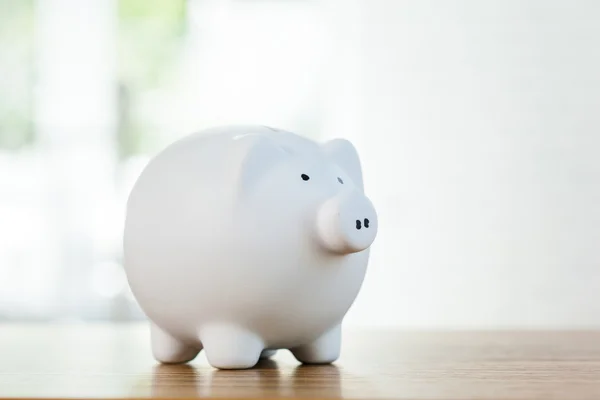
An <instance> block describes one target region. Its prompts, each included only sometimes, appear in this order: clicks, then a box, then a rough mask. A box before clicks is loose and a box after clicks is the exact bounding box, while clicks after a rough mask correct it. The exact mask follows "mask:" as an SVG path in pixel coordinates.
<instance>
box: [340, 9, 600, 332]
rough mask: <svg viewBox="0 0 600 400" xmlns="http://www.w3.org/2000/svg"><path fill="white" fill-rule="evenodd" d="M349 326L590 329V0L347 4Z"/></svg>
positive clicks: (594, 192)
mask: <svg viewBox="0 0 600 400" xmlns="http://www.w3.org/2000/svg"><path fill="white" fill-rule="evenodd" d="M362 6H363V12H362V14H361V17H360V20H358V19H357V20H356V23H360V24H362V29H363V36H362V37H363V41H362V47H361V48H360V49H359V50H357V51H359V52H360V54H361V55H362V57H361V59H362V65H361V67H362V75H361V85H362V92H361V98H362V102H363V104H362V108H361V109H362V110H363V113H362V114H361V116H360V117H361V120H362V121H363V124H362V134H361V136H360V137H357V138H355V140H356V141H357V142H358V145H359V146H360V147H361V151H362V153H363V157H364V169H365V171H366V182H367V184H368V188H367V189H368V190H369V192H370V194H371V196H372V197H373V200H374V202H375V204H376V205H378V206H379V214H380V221H381V222H380V224H381V231H380V236H379V238H378V240H377V242H376V245H375V246H374V248H373V258H372V263H371V266H370V271H369V274H368V276H367V279H366V281H365V286H364V290H363V292H362V293H361V295H360V297H359V299H358V300H357V303H356V304H355V307H354V308H353V309H352V311H351V312H350V314H349V316H348V323H349V324H377V325H379V324H385V325H408V326H423V325H425V326H440V325H444V326H455V327H464V326H502V327H511V326H530V327H583V326H600V296H599V295H598V294H599V293H600V23H599V22H598V21H600V3H599V2H594V1H568V0H564V1H546V0H530V1H476V0H472V1H464V0H463V1H455V2H448V1H445V0H436V1H398V0H375V1H367V0H362Z"/></svg>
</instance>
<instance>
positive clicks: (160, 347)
mask: <svg viewBox="0 0 600 400" xmlns="http://www.w3.org/2000/svg"><path fill="white" fill-rule="evenodd" d="M150 339H151V343H152V354H153V355H154V358H155V359H156V360H157V361H159V362H161V363H163V364H181V363H186V362H188V361H191V360H193V359H194V358H196V356H197V355H198V353H199V352H200V350H201V347H200V346H198V347H191V346H189V345H187V344H185V343H182V342H181V341H180V340H179V339H176V338H174V337H173V336H171V335H170V334H169V333H167V332H165V331H164V330H163V329H161V328H160V327H158V326H157V325H156V324H154V323H151V326H150Z"/></svg>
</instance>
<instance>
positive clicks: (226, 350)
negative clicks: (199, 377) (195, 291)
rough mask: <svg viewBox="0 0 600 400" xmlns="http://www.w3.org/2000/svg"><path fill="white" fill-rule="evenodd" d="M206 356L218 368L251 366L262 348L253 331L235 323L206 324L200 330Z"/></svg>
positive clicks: (260, 341) (244, 367) (254, 363)
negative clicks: (206, 325)
mask: <svg viewBox="0 0 600 400" xmlns="http://www.w3.org/2000/svg"><path fill="white" fill-rule="evenodd" d="M200 340H201V341H202V344H203V345H204V350H205V352H206V358H207V359H208V362H209V364H210V365H212V366H213V367H215V368H219V369H246V368H252V367H254V366H255V365H256V363H257V362H258V359H259V357H260V355H261V352H262V350H263V348H264V346H263V342H262V340H261V339H260V338H259V337H258V336H257V335H255V334H254V333H252V332H250V331H248V330H246V329H244V328H241V327H239V326H235V325H213V326H208V327H206V328H204V329H202V331H201V332H200Z"/></svg>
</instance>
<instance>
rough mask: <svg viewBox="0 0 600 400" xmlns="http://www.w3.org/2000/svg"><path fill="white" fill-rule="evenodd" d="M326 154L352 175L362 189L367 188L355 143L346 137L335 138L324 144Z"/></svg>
mask: <svg viewBox="0 0 600 400" xmlns="http://www.w3.org/2000/svg"><path fill="white" fill-rule="evenodd" d="M322 148H323V151H324V152H325V154H326V155H327V156H328V157H330V158H331V159H332V160H333V161H334V162H335V163H336V164H337V165H339V166H340V167H341V168H342V169H343V170H344V171H346V173H347V174H348V175H349V176H350V178H351V179H352V181H354V183H355V184H356V186H357V187H358V188H360V190H363V191H364V190H365V187H364V183H363V176H362V168H361V166H360V158H359V157H358V152H357V151H356V149H355V148H354V145H353V144H352V143H351V142H350V141H348V140H346V139H333V140H330V141H328V142H326V143H324V144H323V145H322Z"/></svg>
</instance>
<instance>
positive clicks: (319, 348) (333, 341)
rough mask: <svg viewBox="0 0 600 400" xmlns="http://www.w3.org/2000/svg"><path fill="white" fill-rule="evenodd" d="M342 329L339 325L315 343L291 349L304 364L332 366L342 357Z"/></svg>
mask: <svg viewBox="0 0 600 400" xmlns="http://www.w3.org/2000/svg"><path fill="white" fill-rule="evenodd" d="M341 344H342V335H341V327H340V326H339V325H338V326H336V327H335V328H333V329H332V330H330V331H329V332H327V333H325V334H324V335H322V336H321V337H319V338H318V339H316V340H315V341H313V342H311V343H308V344H305V345H303V346H298V347H296V348H293V349H290V350H291V352H292V354H293V355H294V357H296V359H297V360H298V361H300V362H301V363H303V364H330V363H332V362H334V361H335V360H337V359H338V358H339V356H340V348H341Z"/></svg>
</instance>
